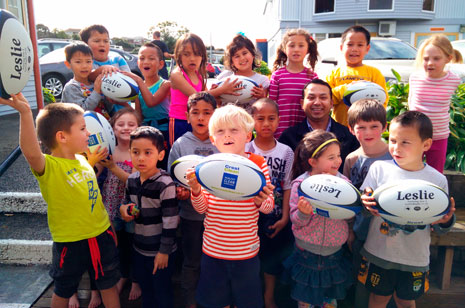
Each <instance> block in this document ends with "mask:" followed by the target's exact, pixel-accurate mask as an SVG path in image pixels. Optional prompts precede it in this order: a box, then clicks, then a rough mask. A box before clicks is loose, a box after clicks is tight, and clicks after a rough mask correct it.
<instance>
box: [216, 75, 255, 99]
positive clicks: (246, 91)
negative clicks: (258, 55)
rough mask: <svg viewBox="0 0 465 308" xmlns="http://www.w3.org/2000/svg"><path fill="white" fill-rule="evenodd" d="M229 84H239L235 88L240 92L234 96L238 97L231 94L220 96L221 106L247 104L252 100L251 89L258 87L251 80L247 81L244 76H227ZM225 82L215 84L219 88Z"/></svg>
mask: <svg viewBox="0 0 465 308" xmlns="http://www.w3.org/2000/svg"><path fill="white" fill-rule="evenodd" d="M227 78H229V81H230V82H234V81H235V80H237V82H239V83H238V84H237V86H236V87H237V88H242V89H241V90H238V91H236V94H239V95H232V94H222V95H221V96H220V98H221V101H222V102H223V104H225V103H226V104H227V103H243V104H244V103H248V102H250V101H252V100H253V96H252V95H253V93H252V89H253V87H258V84H257V83H256V82H255V81H253V80H252V79H249V78H247V77H244V76H240V75H231V76H228V77H227ZM224 81H225V80H221V81H220V82H218V83H217V85H218V86H221V84H223V82H224Z"/></svg>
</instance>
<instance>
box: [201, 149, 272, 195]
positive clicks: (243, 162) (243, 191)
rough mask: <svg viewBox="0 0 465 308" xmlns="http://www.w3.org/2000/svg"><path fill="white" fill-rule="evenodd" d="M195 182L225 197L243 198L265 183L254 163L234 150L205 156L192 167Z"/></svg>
mask: <svg viewBox="0 0 465 308" xmlns="http://www.w3.org/2000/svg"><path fill="white" fill-rule="evenodd" d="M195 175H196V176H197V180H198V182H199V184H200V185H201V186H202V187H203V188H204V189H205V190H207V191H208V192H210V193H211V194H213V195H215V196H217V197H219V198H222V199H226V200H247V199H250V198H253V197H254V196H256V195H258V194H259V193H260V191H262V189H263V187H264V186H265V185H266V179H265V175H264V174H263V172H262V170H261V169H260V167H259V166H257V164H255V163H254V162H253V161H251V160H250V159H248V158H246V157H243V156H241V155H236V154H228V153H218V154H213V155H210V156H207V157H205V158H204V159H203V160H202V161H201V162H200V163H199V164H198V165H197V166H196V167H195Z"/></svg>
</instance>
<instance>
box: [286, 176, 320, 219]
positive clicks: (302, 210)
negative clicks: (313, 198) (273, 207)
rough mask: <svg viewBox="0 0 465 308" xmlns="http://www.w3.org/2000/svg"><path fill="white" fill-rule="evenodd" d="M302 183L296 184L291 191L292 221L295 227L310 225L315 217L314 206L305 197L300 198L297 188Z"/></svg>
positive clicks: (290, 207)
mask: <svg viewBox="0 0 465 308" xmlns="http://www.w3.org/2000/svg"><path fill="white" fill-rule="evenodd" d="M299 184H300V182H294V184H293V185H292V189H291V196H290V200H289V210H290V215H289V217H290V219H291V222H292V224H293V225H294V226H296V227H303V226H306V225H308V224H309V222H310V221H311V220H312V218H313V216H314V215H315V214H313V207H312V205H311V204H310V203H309V202H308V201H307V200H305V198H304V197H300V198H299V195H298V193H297V188H298V187H299Z"/></svg>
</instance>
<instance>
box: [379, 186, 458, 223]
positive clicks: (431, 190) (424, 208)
mask: <svg viewBox="0 0 465 308" xmlns="http://www.w3.org/2000/svg"><path fill="white" fill-rule="evenodd" d="M373 197H374V198H375V200H376V203H377V206H376V207H375V208H376V209H377V210H378V212H379V215H380V216H381V217H383V218H384V219H385V220H387V221H390V222H393V223H396V224H399V225H410V226H421V225H429V224H431V223H433V222H435V221H437V220H439V219H441V218H442V216H444V215H446V214H447V213H448V212H449V207H450V200H449V196H448V194H447V193H446V192H445V191H444V190H443V189H442V188H441V187H439V186H437V185H435V184H433V183H430V182H428V181H423V180H413V179H412V180H400V181H396V182H392V183H386V184H384V185H382V186H380V187H378V188H377V189H376V190H375V191H374V192H373Z"/></svg>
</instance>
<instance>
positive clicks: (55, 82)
mask: <svg viewBox="0 0 465 308" xmlns="http://www.w3.org/2000/svg"><path fill="white" fill-rule="evenodd" d="M42 83H43V86H44V87H45V88H47V89H48V90H49V91H50V92H51V93H52V95H53V96H54V97H55V98H59V97H61V94H62V93H63V87H64V83H65V82H64V81H63V77H61V76H59V75H57V74H51V75H47V76H45V78H44V79H43V81H42Z"/></svg>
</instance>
